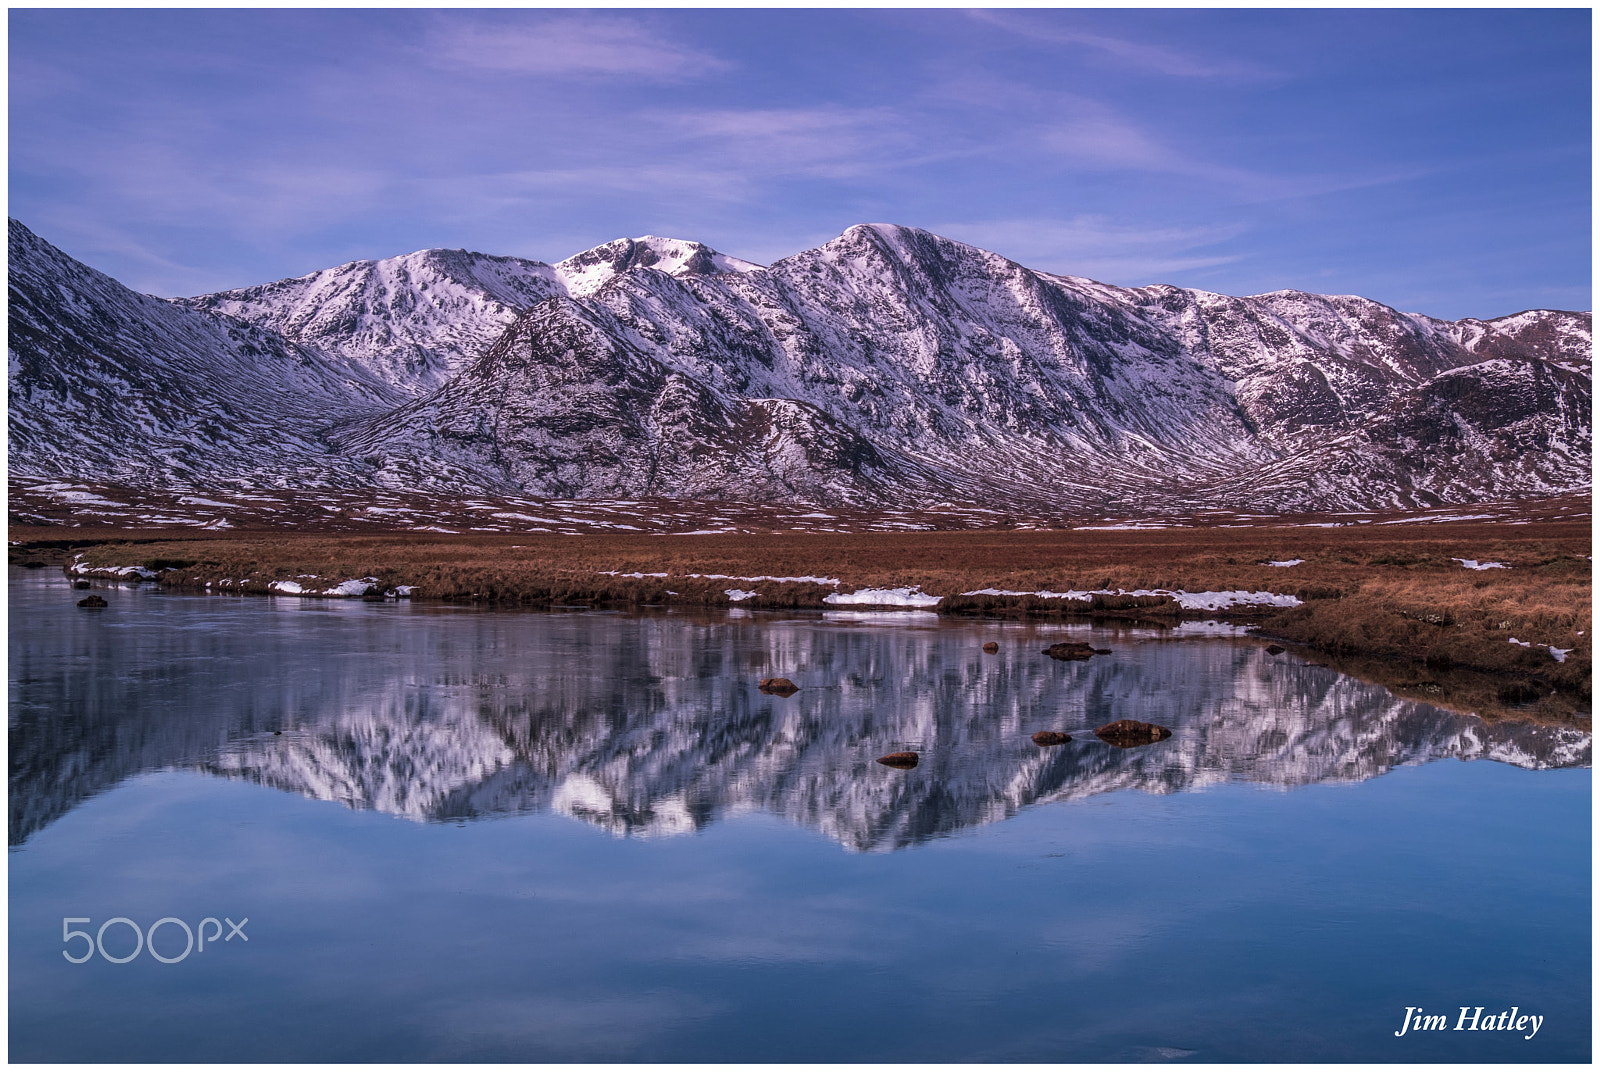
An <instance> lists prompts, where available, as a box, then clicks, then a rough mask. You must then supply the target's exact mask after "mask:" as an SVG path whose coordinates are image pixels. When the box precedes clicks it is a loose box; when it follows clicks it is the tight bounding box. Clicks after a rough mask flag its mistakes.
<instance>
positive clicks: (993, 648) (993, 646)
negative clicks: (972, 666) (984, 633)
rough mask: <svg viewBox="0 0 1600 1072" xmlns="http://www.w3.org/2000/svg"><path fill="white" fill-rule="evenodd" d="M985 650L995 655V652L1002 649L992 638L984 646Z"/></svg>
mask: <svg viewBox="0 0 1600 1072" xmlns="http://www.w3.org/2000/svg"><path fill="white" fill-rule="evenodd" d="M983 650H984V651H986V652H988V653H989V654H990V655H993V654H994V653H995V652H997V651H999V650H1000V645H998V644H996V643H995V642H994V641H992V640H991V641H989V643H987V644H985V645H984V646H983Z"/></svg>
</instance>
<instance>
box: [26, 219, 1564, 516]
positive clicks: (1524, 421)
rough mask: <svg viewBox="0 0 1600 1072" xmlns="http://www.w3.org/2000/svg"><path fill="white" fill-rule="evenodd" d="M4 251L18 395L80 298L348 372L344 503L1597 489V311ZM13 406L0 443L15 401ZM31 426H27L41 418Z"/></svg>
mask: <svg viewBox="0 0 1600 1072" xmlns="http://www.w3.org/2000/svg"><path fill="white" fill-rule="evenodd" d="M12 229H13V235H14V236H15V235H16V234H17V232H18V231H19V230H22V233H23V234H26V231H25V229H21V228H20V225H18V224H16V223H14V222H13V224H12ZM28 238H29V239H30V240H32V236H31V235H28ZM34 243H37V244H36V245H35V244H34ZM45 251H48V253H46V252H45ZM19 255H20V256H22V257H26V258H32V260H33V261H36V262H38V265H39V266H38V267H36V268H29V269H28V272H27V273H25V276H24V278H25V279H30V280H31V279H34V278H36V277H48V278H51V279H55V278H57V277H59V278H60V279H61V282H60V284H59V285H57V286H56V287H55V293H56V295H57V297H56V299H55V304H54V305H53V306H52V304H51V301H50V300H48V299H39V300H32V304H31V305H30V307H29V308H30V313H29V315H30V317H31V318H32V320H30V327H36V330H34V332H33V334H31V335H28V336H26V337H23V338H22V339H21V345H20V346H19V345H18V333H17V331H16V329H15V327H14V328H13V367H14V369H15V368H17V367H19V366H20V367H21V368H23V369H24V370H28V369H30V368H31V367H32V365H35V364H40V363H41V359H40V358H39V357H38V356H37V354H36V351H40V350H45V351H47V350H48V344H49V339H50V337H51V330H50V329H51V324H50V319H51V317H52V316H53V315H56V314H55V313H54V312H53V310H59V315H60V317H61V320H62V324H63V332H62V333H61V334H66V335H69V336H72V337H76V338H79V339H81V340H86V341H84V342H83V343H82V345H84V346H86V347H87V348H88V349H89V350H91V351H93V350H94V341H93V340H94V336H93V335H92V333H87V329H86V327H85V326H84V325H83V324H82V323H81V320H82V317H81V315H80V314H79V313H78V312H75V310H78V309H80V308H81V307H83V306H84V305H85V303H87V305H88V306H89V307H92V308H93V309H94V310H95V312H94V314H93V317H91V319H93V318H95V317H98V318H99V319H100V321H101V322H104V323H108V324H115V323H119V322H120V321H121V319H123V318H133V317H140V316H143V315H145V313H147V312H149V311H150V310H152V309H154V308H155V307H156V306H161V305H165V306H166V307H168V308H169V309H173V310H175V311H178V312H183V313H188V314H190V315H192V316H195V317H203V316H209V317H210V318H211V322H212V323H215V324H218V325H232V326H230V327H218V328H217V329H215V330H216V331H218V332H221V333H222V334H223V335H227V334H228V333H229V332H232V331H237V330H244V328H243V326H242V325H241V321H242V322H244V323H246V324H249V325H251V326H253V328H254V330H256V331H257V332H258V334H259V335H260V337H262V338H268V337H270V338H276V339H278V340H279V342H278V347H279V349H280V350H283V351H285V352H294V353H303V354H306V355H309V356H308V358H307V359H308V360H310V359H311V358H313V357H314V358H315V359H316V360H317V361H318V362H320V364H319V366H318V367H319V368H328V369H337V370H342V374H343V375H344V376H345V377H346V378H347V380H348V382H349V384H350V385H360V386H361V389H362V390H363V391H365V394H362V395H361V396H360V398H358V399H356V400H354V401H353V402H352V403H351V404H340V405H331V404H329V405H326V406H325V407H324V409H325V415H326V419H325V420H324V421H323V422H322V424H321V425H320V426H319V428H318V429H317V431H316V435H317V436H319V437H320V439H318V440H317V442H318V443H319V444H320V447H321V449H323V450H325V451H326V452H327V454H328V457H329V459H330V460H329V462H328V464H327V470H328V471H327V474H326V476H325V478H324V479H325V481H326V482H332V483H342V482H344V481H346V480H350V481H355V482H357V484H358V485H364V486H371V485H372V484H380V485H384V486H388V487H391V488H397V487H408V486H420V487H427V488H429V489H431V490H433V491H435V492H439V491H444V492H449V491H457V492H460V493H463V494H483V493H490V492H498V493H516V494H524V495H533V496H539V495H549V496H561V497H572V498H582V497H602V496H628V497H643V496H665V497H676V498H707V499H744V500H754V501H789V502H812V503H817V504H841V505H842V504H856V505H887V504H893V505H908V504H914V503H918V502H923V503H931V502H936V501H962V502H1007V503H1018V504H1032V505H1034V506H1039V507H1043V506H1048V507H1050V508H1053V509H1057V510H1077V511H1085V512H1104V511H1129V510H1135V509H1149V510H1192V509H1197V508H1206V507H1222V508H1228V507H1240V506H1248V507H1249V508H1251V509H1255V510H1261V509H1272V508H1275V509H1279V510H1309V509H1362V508H1366V509H1372V508H1385V507H1418V506H1432V505H1438V504H1441V503H1447V502H1448V503H1460V502H1472V501H1481V500H1486V499H1507V498H1517V497H1528V496H1540V495H1551V494H1559V493H1562V492H1568V491H1574V490H1579V489H1586V488H1587V487H1588V483H1589V479H1590V463H1589V454H1590V435H1591V431H1590V429H1591V416H1590V393H1591V359H1590V346H1591V334H1590V316H1589V314H1588V313H1572V312H1559V311H1549V310H1534V311H1530V312H1525V313H1519V314H1516V315H1514V316H1509V317H1502V318H1499V319H1497V320H1489V321H1479V320H1465V321H1460V322H1447V321H1440V320H1436V319H1432V318H1429V317H1426V316H1421V315H1415V314H1406V313H1401V312H1398V311H1396V310H1393V309H1390V308H1388V307H1386V306H1383V305H1380V304H1378V303H1376V302H1372V301H1368V300H1365V299H1362V298H1356V297H1343V296H1325V295H1314V294H1305V293H1301V292H1297V291H1281V292H1277V293H1272V294H1264V295H1257V296H1255V297H1249V298H1235V297H1228V296H1225V295H1219V294H1210V293H1206V292H1203V291H1195V290H1185V289H1181V288H1177V287H1170V286H1153V287H1143V288H1124V287H1116V286H1109V285H1106V284H1102V283H1096V282H1094V281H1091V280H1087V279H1080V278H1076V277H1067V276H1055V275H1049V274H1046V273H1042V272H1037V271H1033V270H1030V269H1028V268H1025V267H1023V266H1021V265H1018V264H1016V263H1014V262H1012V261H1009V260H1007V259H1005V258H1003V257H1001V256H999V255H997V254H994V253H989V252H986V251H984V250H980V249H976V248H974V247H972V246H967V245H963V244H961V243H958V242H953V241H950V240H947V239H943V238H940V237H938V236H936V235H932V234H929V233H927V232H925V231H919V230H915V229H911V228H905V227H895V226H889V225H883V224H872V225H862V226H857V227H852V228H851V229H849V230H848V231H846V232H845V233H844V234H843V235H841V236H840V237H838V238H836V239H834V240H833V241H831V242H829V243H827V244H825V245H823V246H822V247H820V248H818V249H814V250H807V251H804V252H801V253H798V254H796V255H794V256H792V257H788V258H785V259H783V260H780V261H778V262H776V263H774V264H772V265H771V266H769V267H765V268H763V267H761V266H759V265H755V264H752V263H750V262H747V261H740V260H737V259H735V258H731V257H726V256H724V255H722V254H720V253H717V252H716V251H714V250H711V249H709V248H708V247H705V246H703V245H700V244H698V243H693V242H682V241H677V240H672V239H662V238H655V237H646V238H642V239H621V240H618V241H616V242H611V243H607V244H606V245H603V246H599V247H596V248H595V249H593V250H589V251H587V252H585V253H580V254H578V255H577V256H574V257H571V258H568V259H567V260H564V261H561V262H559V263H557V264H554V265H549V264H544V263H542V262H538V261H527V260H519V259H516V258H507V257H489V256H485V255H483V254H473V253H467V252H465V251H459V250H428V251H423V252H419V253H413V254H408V255H406V256H404V257H396V258H391V259H388V260H382V261H361V262H355V263H352V264H348V265H343V266H341V267H339V268H331V269H327V270H325V271H322V272H316V273H313V274H312V275H309V276H305V277H302V278H300V279H293V280H283V281H280V282H278V283H271V284H266V285H263V286H259V287H253V288H248V289H245V290H235V291H227V292H223V293H220V294H213V295H206V296H202V297H198V298H189V299H181V300H177V301H174V302H169V303H161V302H159V301H157V300H156V299H148V298H139V301H138V302H132V303H131V302H130V299H129V297H127V296H126V295H127V292H126V291H123V292H122V294H121V295H117V296H116V300H115V301H113V300H111V298H109V297H107V293H108V292H107V288H106V287H105V286H104V285H100V286H99V287H98V289H94V290H93V291H92V293H90V294H88V295H87V296H85V297H78V298H76V299H75V300H70V299H68V298H67V295H68V294H69V293H74V290H73V288H74V285H75V284H74V283H73V282H72V280H74V279H80V278H87V276H85V273H88V270H87V269H83V268H82V266H76V269H72V268H71V267H70V266H72V265H75V262H71V261H70V259H68V258H65V257H64V256H63V255H61V254H60V253H59V252H57V251H55V250H53V249H49V247H48V246H46V245H45V244H43V243H39V242H37V240H32V241H31V242H25V243H23V249H22V250H21V253H20V254H19V252H18V249H17V243H16V239H15V237H14V238H13V265H14V267H13V288H14V291H15V288H16V286H17V268H16V264H17V261H18V258H19ZM89 275H92V276H93V277H94V278H95V279H97V280H102V281H104V283H105V284H110V285H111V286H113V287H114V286H115V284H111V281H109V280H105V277H103V276H98V275H97V274H94V273H89ZM36 289H37V287H36ZM119 289H120V288H119ZM132 297H133V298H138V296H132ZM140 303H142V304H140ZM152 303H154V304H152ZM199 322H200V321H199V320H196V321H195V323H199ZM111 338H112V340H113V341H114V339H115V336H112V337H111ZM107 345H111V342H108V343H107ZM150 359H151V362H152V363H153V364H156V365H159V360H160V359H159V355H158V354H151V355H150ZM220 360H223V361H227V360H232V358H227V357H224V358H222V359H220ZM91 364H92V363H91ZM134 365H137V362H134ZM266 372H267V374H268V378H269V382H273V383H275V384H276V382H277V380H278V379H279V375H278V373H277V372H275V371H274V370H272V369H270V368H269V369H267V370H266ZM136 374H137V369H136V368H134V367H131V366H130V371H129V372H128V375H136ZM97 376H98V373H95V374H94V375H93V376H91V377H90V380H91V381H92V380H93V379H94V378H95V377H97ZM286 386H287V385H286ZM288 389H292V388H288ZM354 389H355V388H354V386H351V387H350V388H349V390H352V391H353V390H354ZM12 391H13V394H12V399H13V401H12V408H13V420H14V421H16V420H17V414H18V409H19V395H18V377H17V376H16V374H15V373H14V375H13V383H12ZM20 405H21V413H22V420H23V421H24V422H25V423H26V422H33V423H35V424H37V423H40V422H43V421H46V420H49V419H51V417H52V414H51V413H50V412H49V411H50V410H51V407H52V406H54V405H55V403H54V402H53V401H52V400H51V399H50V398H49V397H48V396H45V397H41V398H40V399H39V400H38V401H35V400H34V398H33V397H31V396H23V397H21V398H20ZM181 419H182V416H181V414H178V413H173V414H170V415H167V417H166V419H165V420H158V419H151V420H149V421H147V422H145V424H144V425H143V426H141V427H140V428H123V427H121V426H118V428H117V429H116V434H115V435H111V434H107V435H102V436H101V437H100V438H98V439H94V440H82V441H80V440H78V439H74V438H73V437H72V436H70V435H69V436H67V437H66V438H65V439H63V440H59V441H58V442H59V443H60V444H61V445H60V446H59V447H58V448H56V454H55V455H54V458H55V462H54V464H57V465H59V464H64V462H63V459H64V458H65V459H69V460H70V458H72V457H73V456H76V458H77V459H78V461H79V464H80V472H81V474H82V475H83V476H84V477H88V476H94V477H97V478H101V479H110V478H111V476H112V475H114V474H116V473H117V472H119V471H121V469H123V468H125V467H126V464H127V462H126V459H128V458H129V457H132V456H135V455H142V454H144V453H146V451H145V442H144V441H145V439H147V438H149V437H152V436H167V437H169V438H175V437H181V434H182V431H183V429H182V427H181V424H180V422H181ZM174 425H177V427H174ZM14 427H15V425H14ZM37 442H38V439H37V437H36V438H35V439H30V440H27V444H28V446H27V449H25V450H22V451H19V450H18V449H17V444H18V440H17V438H16V437H15V435H14V438H13V454H12V467H13V470H14V471H17V472H22V473H29V472H32V471H33V470H34V469H35V468H36V467H37V466H38V465H40V464H41V463H42V461H43V455H42V454H41V453H40V451H39V449H37V447H36V444H37ZM193 449H194V450H195V451H197V452H202V453H203V452H204V450H205V449H207V448H206V445H205V444H204V443H203V442H199V443H196V444H195V445H194V448H193ZM74 452H76V455H74ZM256 461H257V469H256V470H255V471H256V472H259V471H260V470H261V469H263V468H264V467H265V468H271V467H273V466H274V465H275V464H276V463H277V459H276V457H275V456H273V455H271V454H270V452H269V453H268V454H264V455H262V456H261V457H259V458H257V459H256ZM237 467H238V466H237V464H236V463H235V462H233V461H228V462H227V463H226V464H220V463H219V464H218V465H215V466H212V467H211V471H212V472H216V473H221V472H225V471H226V472H230V473H231V472H232V471H234V470H235V469H236V468H237ZM297 471H298V470H297ZM50 472H53V473H54V472H61V473H64V472H65V470H62V469H59V468H57V469H51V470H50Z"/></svg>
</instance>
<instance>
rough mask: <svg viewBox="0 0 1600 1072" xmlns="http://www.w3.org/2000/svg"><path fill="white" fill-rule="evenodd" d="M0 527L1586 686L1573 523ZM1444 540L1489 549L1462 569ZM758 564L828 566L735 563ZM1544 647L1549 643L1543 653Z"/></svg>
mask: <svg viewBox="0 0 1600 1072" xmlns="http://www.w3.org/2000/svg"><path fill="white" fill-rule="evenodd" d="M11 538H12V540H13V545H12V547H11V559H12V562H13V563H18V562H21V561H26V560H31V561H40V562H48V563H51V564H55V565H58V566H59V565H61V564H63V563H65V562H67V561H68V560H70V559H71V558H72V557H73V556H74V555H77V554H81V555H82V556H83V557H82V560H81V561H83V562H84V563H86V564H88V565H91V566H97V567H111V566H129V565H142V566H147V567H149V568H152V569H157V570H159V571H160V576H159V578H158V579H157V581H156V583H160V584H163V585H168V586H173V587H180V588H204V587H205V586H206V585H207V583H208V582H209V583H210V584H211V586H212V590H213V591H217V590H226V591H236V592H244V593H264V592H266V591H268V586H269V585H270V584H271V583H272V582H274V581H286V580H296V581H298V582H299V583H302V584H303V585H304V586H305V587H308V588H310V587H315V586H318V585H325V586H328V587H331V586H332V585H334V584H337V583H339V582H341V581H343V580H347V579H350V578H364V577H372V578H376V579H377V580H378V581H379V582H381V583H382V584H383V585H385V586H386V587H388V588H393V587H395V586H397V585H411V586H413V587H414V588H415V589H416V598H423V599H439V600H471V601H485V602H498V603H511V604H523V605H539V604H569V605H570V604H582V605H662V604H680V605H683V604H687V605H719V604H727V603H728V602H729V597H728V596H727V595H726V594H725V593H726V590H727V589H729V588H737V589H740V590H743V591H746V592H749V591H753V592H755V593H756V595H755V596H754V597H753V598H750V599H748V600H746V601H744V602H743V603H742V604H741V605H743V606H750V607H768V608H773V607H791V608H794V607H818V608H820V607H823V606H824V605H825V604H824V603H823V597H824V596H826V595H828V594H831V593H832V592H835V591H840V592H851V591H854V590H857V589H860V588H920V589H921V590H922V591H924V592H926V593H929V594H931V595H938V596H942V597H945V598H944V599H943V601H942V602H941V604H940V607H939V609H940V610H941V612H944V613H965V614H977V615H1006V616H1017V615H1027V616H1048V617H1065V616H1081V615H1083V614H1084V613H1091V612H1092V613H1103V614H1115V615H1119V616H1125V617H1138V618H1141V619H1147V620H1155V621H1161V620H1172V619H1176V618H1178V617H1195V616H1201V617H1215V618H1228V619H1231V620H1236V621H1250V622H1253V623H1255V624H1258V625H1259V626H1260V627H1261V630H1262V633H1263V635H1265V636H1268V637H1274V638H1281V639H1284V640H1287V641H1291V642H1293V643H1296V644H1299V645H1303V646H1304V647H1305V648H1307V649H1310V650H1314V651H1320V652H1326V653H1329V654H1330V655H1334V656H1340V657H1344V658H1353V659H1365V660H1369V661H1371V660H1376V661H1379V662H1387V663H1392V664H1395V665H1397V666H1401V667H1405V668H1409V667H1412V666H1414V667H1418V668H1422V669H1419V670H1418V671H1417V672H1415V673H1413V672H1412V671H1411V670H1410V669H1406V670H1405V673H1403V674H1401V675H1400V676H1401V677H1406V676H1408V675H1409V676H1410V677H1414V678H1416V679H1417V680H1426V681H1432V680H1433V679H1434V678H1436V677H1438V676H1439V675H1440V674H1442V673H1444V672H1446V671H1451V670H1464V671H1477V672H1480V673H1487V674H1491V675H1496V676H1498V677H1499V678H1502V679H1504V681H1505V682H1508V683H1511V686H1521V688H1522V690H1523V691H1521V692H1517V691H1516V689H1515V688H1512V691H1511V692H1509V693H1507V695H1508V696H1511V697H1512V698H1513V699H1515V696H1524V697H1527V696H1531V695H1533V694H1534V693H1538V694H1539V695H1543V694H1545V693H1548V692H1549V691H1550V690H1552V689H1554V690H1560V692H1562V693H1563V694H1565V695H1567V696H1570V697H1573V698H1576V699H1577V700H1578V701H1579V702H1581V704H1582V706H1584V707H1586V706H1587V700H1588V697H1589V691H1590V665H1591V641H1590V636H1591V629H1592V620H1591V619H1592V608H1591V562H1590V558H1589V556H1590V554H1591V539H1590V529H1589V526H1588V525H1587V524H1585V523H1574V522H1533V523H1529V524H1519V525H1510V524H1503V523H1500V524H1482V523H1474V522H1453V523H1436V524H1429V525H1376V524H1375V525H1360V526H1354V525H1351V526H1343V527H1338V528H1313V527H1268V526H1259V527H1250V528H1173V529H1158V530H1142V531H1106V530H1066V531H1062V530H1052V531H996V530H976V531H972V530H969V531H956V532H914V533H871V534H846V533H829V534H799V533H775V534H771V535H734V534H721V535H694V536H679V535H670V536H661V535H632V534H597V535H584V536H557V535H548V534H526V533H524V534H472V535H456V534H435V533H416V532H406V533H383V534H363V535H355V534H351V535H340V534H331V535H330V534H305V533H284V532H249V531H234V532H228V533H222V534H218V533H201V532H195V531H193V530H183V531H178V532H172V531H166V532H162V531H146V532H121V533H115V534H112V533H105V532H103V531H102V532H98V533H91V532H90V531H89V530H79V531H77V532H65V531H63V530H62V529H60V528H48V529H47V528H38V529H19V528H13V529H12V530H11ZM1296 559H1298V560H1300V561H1299V563H1298V564H1297V565H1293V566H1273V565H1269V563H1271V562H1288V561H1293V560H1296ZM1459 559H1467V560H1475V561H1477V562H1478V563H1480V564H1482V563H1486V562H1499V563H1503V564H1504V567H1505V568H1494V569H1484V570H1474V569H1468V568H1466V567H1464V566H1463V565H1462V564H1461V562H1459V561H1457V560H1459ZM663 574H664V576H660V575H663ZM630 575H637V576H630ZM652 575H656V576H652ZM696 575H698V576H696ZM758 577H769V578H793V577H822V578H829V579H836V580H838V581H839V584H838V585H837V586H834V585H829V584H816V583H808V582H796V581H784V580H751V579H749V578H758ZM224 581H227V582H229V583H228V584H227V585H223V583H222V582H224ZM985 588H995V589H1001V590H1005V591H1019V592H1035V591H1039V590H1048V591H1057V592H1059V591H1066V590H1080V591H1081V590H1094V589H1111V590H1117V589H1124V590H1134V589H1167V590H1182V591H1188V592H1204V591H1237V590H1243V591H1251V592H1254V591H1268V592H1276V593H1284V594H1290V595H1296V596H1298V597H1299V598H1300V599H1302V600H1304V601H1305V602H1304V603H1303V604H1302V605H1301V606H1298V607H1294V608H1290V609H1281V608H1268V609H1262V608H1256V609H1237V610H1233V611H1222V612H1214V613H1204V614H1201V615H1195V614H1193V613H1188V612H1181V611H1180V610H1179V609H1178V608H1175V607H1173V606H1172V605H1171V604H1170V603H1168V602H1166V601H1165V600H1163V599H1160V598H1157V599H1154V600H1151V599H1127V598H1122V597H1114V598H1112V599H1109V600H1102V601H1101V603H1100V605H1099V606H1097V607H1094V608H1089V609H1088V610H1086V609H1085V608H1083V606H1082V604H1077V603H1073V602H1071V601H1064V600H1052V599H1041V598H1038V597H1031V596H1019V597H1009V596H1001V597H991V596H963V595H962V593H965V592H972V591H975V590H978V589H985ZM1513 638H1514V639H1516V640H1518V641H1521V642H1523V643H1524V644H1527V645H1529V646H1527V647H1524V646H1522V645H1521V644H1513V643H1511V641H1512V639H1513ZM1552 647H1554V648H1556V649H1558V650H1564V651H1567V652H1568V653H1569V654H1567V655H1566V657H1565V660H1564V661H1558V660H1557V659H1556V658H1555V657H1554V656H1552V654H1551V652H1550V650H1549V649H1550V648H1552ZM1424 671H1426V672H1424ZM1429 675H1432V676H1431V677H1430V676H1429ZM1511 686H1508V687H1511ZM1419 698H1421V697H1419ZM1508 702H1509V701H1508ZM1528 702H1532V701H1531V700H1529V701H1528Z"/></svg>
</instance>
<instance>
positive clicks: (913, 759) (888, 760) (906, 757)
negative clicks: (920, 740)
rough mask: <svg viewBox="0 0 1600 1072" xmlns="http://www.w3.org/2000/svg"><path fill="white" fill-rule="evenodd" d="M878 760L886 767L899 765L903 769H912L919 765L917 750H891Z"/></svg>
mask: <svg viewBox="0 0 1600 1072" xmlns="http://www.w3.org/2000/svg"><path fill="white" fill-rule="evenodd" d="M878 762H879V763H882V764H883V765H884V766H885V767H899V768H900V769H902V770H910V769H911V768H912V767H915V766H916V765H917V754H916V753H915V752H890V753H889V754H888V755H886V756H879V757H878Z"/></svg>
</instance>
